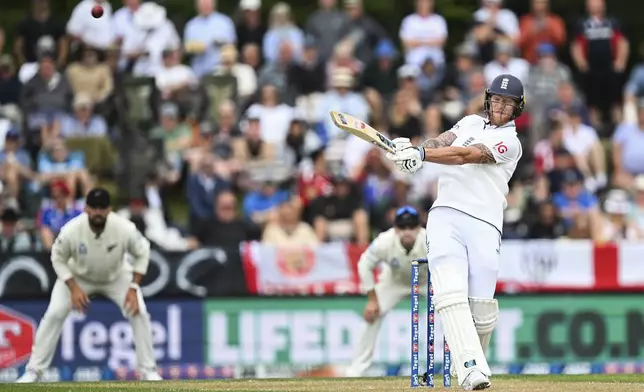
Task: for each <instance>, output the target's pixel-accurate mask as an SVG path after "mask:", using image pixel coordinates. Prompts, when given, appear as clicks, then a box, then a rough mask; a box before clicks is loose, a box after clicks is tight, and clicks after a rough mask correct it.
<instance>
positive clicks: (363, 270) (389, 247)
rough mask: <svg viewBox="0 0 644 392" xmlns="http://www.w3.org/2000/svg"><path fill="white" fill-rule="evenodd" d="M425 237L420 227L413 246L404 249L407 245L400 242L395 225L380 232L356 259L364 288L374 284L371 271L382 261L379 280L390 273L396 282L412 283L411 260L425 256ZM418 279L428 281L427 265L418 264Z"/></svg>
mask: <svg viewBox="0 0 644 392" xmlns="http://www.w3.org/2000/svg"><path fill="white" fill-rule="evenodd" d="M425 237H426V231H425V229H423V228H421V229H420V230H419V231H418V234H417V235H416V242H414V246H413V247H412V249H411V251H409V252H407V249H405V248H404V247H403V246H402V244H401V243H400V238H399V237H398V235H397V234H396V229H395V228H393V227H392V228H391V229H389V230H387V231H384V232H382V233H380V234H379V235H378V237H376V239H375V240H373V242H372V243H371V245H369V248H367V250H366V251H365V252H364V253H363V254H362V256H360V261H358V273H359V275H360V283H361V285H362V288H363V290H364V291H370V290H372V289H373V288H374V277H373V271H374V269H375V268H376V267H377V266H378V265H379V264H381V263H382V265H384V266H385V269H384V270H383V273H382V274H381V275H380V276H379V280H380V281H382V280H383V279H384V278H385V276H386V275H389V276H390V277H391V278H392V279H393V280H394V281H395V282H398V283H400V284H404V285H408V286H409V284H410V283H411V262H412V261H413V260H414V259H425V258H427V250H426V246H425ZM419 279H420V282H421V283H424V282H426V281H427V267H426V266H425V267H422V268H420V277H419Z"/></svg>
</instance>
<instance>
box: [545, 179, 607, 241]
mask: <svg viewBox="0 0 644 392" xmlns="http://www.w3.org/2000/svg"><path fill="white" fill-rule="evenodd" d="M552 202H553V204H554V206H555V208H556V209H557V212H558V214H559V216H561V218H562V219H563V223H564V224H565V225H566V228H567V229H570V228H571V227H572V226H573V224H574V221H575V219H576V218H577V216H578V215H586V214H590V213H591V212H593V213H597V212H598V207H599V204H598V203H599V202H598V200H597V198H596V197H595V196H594V195H593V194H592V193H591V192H589V191H587V190H586V189H585V188H584V177H583V175H582V174H581V173H580V172H579V171H578V170H574V169H570V170H567V171H565V172H564V173H563V187H562V190H561V192H558V193H555V194H554V195H553V197H552Z"/></svg>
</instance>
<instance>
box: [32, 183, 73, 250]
mask: <svg viewBox="0 0 644 392" xmlns="http://www.w3.org/2000/svg"><path fill="white" fill-rule="evenodd" d="M50 192H51V197H52V199H53V203H52V205H51V206H48V207H44V208H42V209H41V210H40V213H39V216H38V226H39V227H40V241H41V242H42V245H43V248H44V249H46V250H50V249H51V246H52V245H53V244H54V240H55V239H56V236H57V235H58V233H59V232H60V229H61V228H62V227H63V225H65V224H66V223H67V222H69V221H70V220H71V219H72V218H74V217H76V216H78V215H80V214H81V213H82V212H83V211H82V210H80V209H78V208H74V207H73V206H72V205H71V203H70V202H71V200H70V196H71V191H70V189H69V186H67V183H66V182H65V181H62V180H56V181H54V182H53V183H52V184H51V186H50Z"/></svg>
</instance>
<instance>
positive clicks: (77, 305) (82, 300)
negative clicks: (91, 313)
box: [69, 284, 89, 313]
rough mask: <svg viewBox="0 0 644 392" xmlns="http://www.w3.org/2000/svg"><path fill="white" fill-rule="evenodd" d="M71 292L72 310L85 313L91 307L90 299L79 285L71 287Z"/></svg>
mask: <svg viewBox="0 0 644 392" xmlns="http://www.w3.org/2000/svg"><path fill="white" fill-rule="evenodd" d="M69 291H70V293H71V297H72V309H74V310H76V311H78V312H81V313H85V310H86V309H87V306H88V305H89V297H88V296H87V294H86V293H85V292H84V291H83V289H81V288H80V287H79V286H78V285H76V284H72V285H70V286H69Z"/></svg>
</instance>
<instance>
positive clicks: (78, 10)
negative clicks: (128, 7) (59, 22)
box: [67, 0, 115, 51]
mask: <svg viewBox="0 0 644 392" xmlns="http://www.w3.org/2000/svg"><path fill="white" fill-rule="evenodd" d="M96 4H98V5H100V6H101V7H103V16H101V17H100V18H90V16H91V14H92V8H94V6H96ZM67 34H68V35H69V36H70V37H71V39H72V43H75V44H79V43H80V44H84V45H89V46H91V47H94V48H96V49H98V50H101V51H103V50H106V49H107V48H109V47H110V45H111V44H112V42H113V40H114V35H115V31H114V26H113V25H112V5H111V4H110V2H109V1H107V0H82V1H81V2H79V3H78V4H77V5H76V7H74V10H73V11H72V15H71V17H70V18H69V20H68V21H67Z"/></svg>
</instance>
